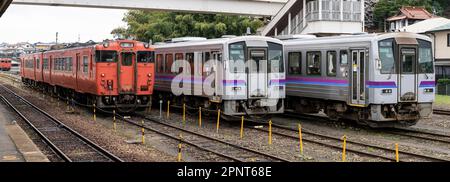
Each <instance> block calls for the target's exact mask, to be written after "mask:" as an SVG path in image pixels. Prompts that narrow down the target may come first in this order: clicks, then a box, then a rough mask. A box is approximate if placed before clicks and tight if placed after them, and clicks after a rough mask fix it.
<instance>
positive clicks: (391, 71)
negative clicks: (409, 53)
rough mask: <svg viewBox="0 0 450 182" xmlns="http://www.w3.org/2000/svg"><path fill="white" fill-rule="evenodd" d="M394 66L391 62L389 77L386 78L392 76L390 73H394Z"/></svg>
mask: <svg viewBox="0 0 450 182" xmlns="http://www.w3.org/2000/svg"><path fill="white" fill-rule="evenodd" d="M394 68H395V65H394V64H393V65H392V67H391V70H390V71H389V78H388V80H390V79H391V78H392V74H393V73H394Z"/></svg>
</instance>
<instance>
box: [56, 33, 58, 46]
mask: <svg viewBox="0 0 450 182" xmlns="http://www.w3.org/2000/svg"><path fill="white" fill-rule="evenodd" d="M56 45H58V32H56Z"/></svg>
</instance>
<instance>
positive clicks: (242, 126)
mask: <svg viewBox="0 0 450 182" xmlns="http://www.w3.org/2000/svg"><path fill="white" fill-rule="evenodd" d="M243 137H244V116H242V117H241V139H242V138H243Z"/></svg>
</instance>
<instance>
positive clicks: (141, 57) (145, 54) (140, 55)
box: [137, 51, 155, 63]
mask: <svg viewBox="0 0 450 182" xmlns="http://www.w3.org/2000/svg"><path fill="white" fill-rule="evenodd" d="M154 57H155V52H153V51H138V52H137V62H138V63H152V62H153V61H154Z"/></svg>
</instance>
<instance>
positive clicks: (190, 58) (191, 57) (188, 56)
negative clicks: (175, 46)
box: [186, 53, 194, 74]
mask: <svg viewBox="0 0 450 182" xmlns="http://www.w3.org/2000/svg"><path fill="white" fill-rule="evenodd" d="M186 61H187V62H188V63H189V66H190V67H191V72H190V73H191V74H193V73H194V53H186Z"/></svg>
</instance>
